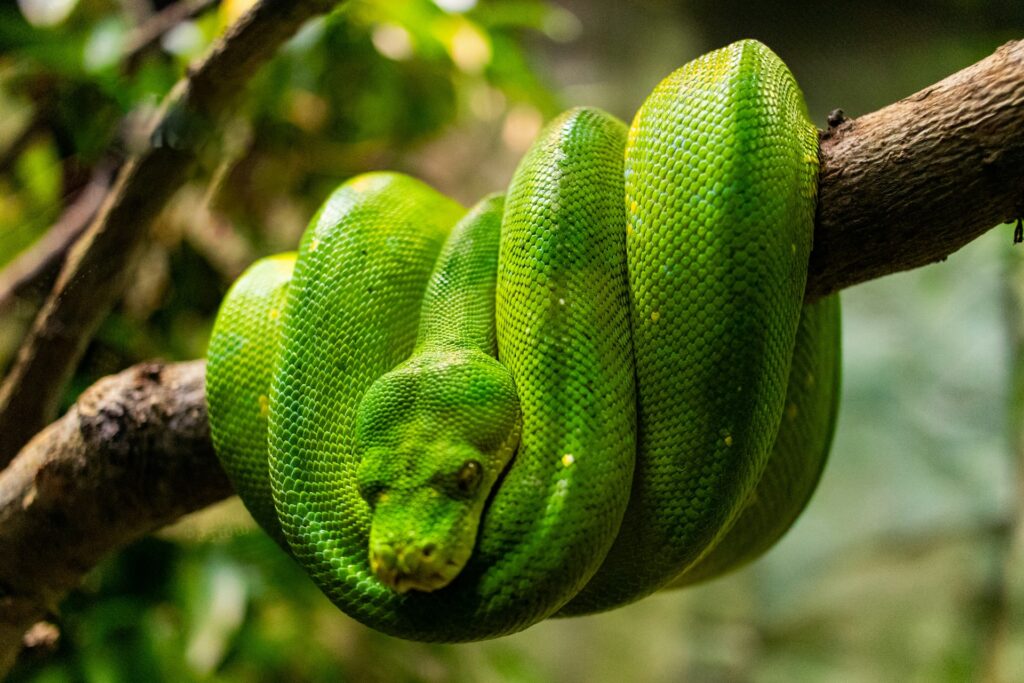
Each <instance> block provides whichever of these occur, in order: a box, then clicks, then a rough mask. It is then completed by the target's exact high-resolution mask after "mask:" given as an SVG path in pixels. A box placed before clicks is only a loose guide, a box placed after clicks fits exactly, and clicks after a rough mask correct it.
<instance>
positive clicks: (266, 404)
mask: <svg viewBox="0 0 1024 683" xmlns="http://www.w3.org/2000/svg"><path fill="white" fill-rule="evenodd" d="M256 400H257V402H258V403H259V404H260V417H266V416H267V415H269V414H270V398H269V397H268V396H267V395H266V394H260V397H259V398H258V399H256Z"/></svg>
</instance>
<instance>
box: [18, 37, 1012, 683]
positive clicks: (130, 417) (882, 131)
mask: <svg viewBox="0 0 1024 683" xmlns="http://www.w3.org/2000/svg"><path fill="white" fill-rule="evenodd" d="M212 85H213V84H212V83H207V87H211V86H212ZM821 154H822V176H821V181H820V189H819V197H820V201H819V212H818V218H817V227H816V232H815V240H816V242H815V249H814V252H813V254H812V258H811V273H810V277H809V281H808V298H809V299H813V298H815V297H817V296H821V295H822V294H824V293H827V292H832V291H836V290H838V289H841V288H843V287H848V286H850V285H853V284H856V283H858V282H863V281H865V280H869V279H871V278H874V277H880V276H881V275H884V274H887V273H893V272H897V271H900V270H907V269H910V268H914V267H917V266H919V265H924V264H927V263H931V262H933V261H937V260H942V259H944V258H945V257H946V256H948V255H949V254H950V253H952V252H953V251H955V250H956V249H959V248H960V247H961V246H963V245H964V244H966V243H967V242H969V241H971V240H972V239H974V238H975V237H977V236H978V235H980V234H981V233H983V232H984V231H985V230H987V229H989V228H991V227H992V226H993V225H995V224H996V223H1000V222H1004V221H1007V220H1009V219H1012V218H1014V217H1015V216H1017V215H1019V214H1020V213H1021V212H1022V208H1021V203H1022V202H1024V41H1018V42H1014V43H1009V44H1007V45H1004V46H1003V47H1002V48H1000V49H999V50H998V51H997V52H996V53H995V54H993V55H992V56H990V57H988V58H987V59H985V60H983V61H981V62H979V63H977V64H975V65H974V66H972V67H969V68H968V69H965V70H964V71H961V72H959V73H957V74H955V75H953V76H951V77H949V78H947V79H946V80H944V81H942V82H941V83H938V84H936V85H934V86H932V87H930V88H927V89H925V90H924V91H922V92H921V93H918V94H917V95H914V96H912V97H909V98H907V99H905V100H902V101H900V102H897V103H895V104H893V105H891V106H889V107H886V108H885V109H882V110H880V111H878V112H875V113H873V114H868V115H866V116H863V117H861V118H858V119H854V120H852V121H846V122H843V123H840V124H839V125H837V126H835V127H833V128H831V129H830V130H829V131H827V132H826V133H824V134H823V141H822V152H821ZM173 158H176V157H173ZM152 173H153V176H152V177H153V178H154V180H156V179H159V180H160V182H163V179H162V178H158V176H157V175H156V171H155V170H153V171H152ZM132 177H133V176H129V179H128V180H125V179H122V183H129V184H130V183H137V182H139V181H138V180H132V179H131V178H132ZM134 192H135V194H136V195H137V193H138V190H137V189H136V190H134ZM158 194H160V196H161V197H162V198H165V197H166V193H158ZM131 195H132V192H130V191H126V190H125V189H124V188H122V189H121V190H120V192H119V193H118V194H117V197H119V198H120V199H118V200H116V201H128V200H126V199H124V197H125V196H131ZM131 201H133V202H139V201H142V200H141V199H140V198H139V197H138V196H134V197H133V199H132V200H131ZM162 201H163V199H160V201H159V202H157V203H153V204H150V205H148V208H147V209H146V210H147V211H148V212H149V214H148V215H152V213H153V212H155V211H156V210H158V209H159V204H160V202H162ZM111 211H112V209H110V208H109V207H108V211H107V214H106V215H110V212H111ZM106 220H107V221H108V222H109V221H114V222H116V220H114V219H110V218H108V219H106ZM122 227H123V226H122ZM136 239H138V238H137V236H136ZM116 244H117V243H116V242H115V244H114V245H112V246H111V247H108V249H109V248H113V247H114V246H116ZM108 257H109V254H108ZM86 258H87V257H85V256H82V255H81V254H79V255H78V258H77V261H76V263H78V264H81V263H83V261H84V260H85V259H86ZM80 267H81V266H80V265H79V266H76V267H73V268H71V269H70V273H69V272H66V273H65V275H64V277H63V278H62V280H63V281H64V282H63V283H62V287H64V288H65V289H67V288H69V287H70V288H71V289H72V291H73V288H74V286H75V285H73V284H69V283H71V282H73V278H74V277H84V276H82V275H81V274H79V273H78V270H77V269H78V268H80ZM104 272H107V271H104ZM79 286H80V285H79ZM58 291H62V290H61V288H60V287H58ZM94 314H95V312H94ZM51 315H57V314H56V313H51ZM74 329H76V330H78V333H80V334H85V333H84V332H82V331H81V330H82V329H83V328H82V327H81V326H79V327H76V328H74ZM48 357H51V358H52V355H51V356H48ZM47 386H52V383H51V384H49V385H47ZM31 389H32V390H33V391H39V390H40V388H39V387H38V386H32V387H31ZM229 494H230V488H229V486H228V483H227V481H226V479H225V477H224V475H223V472H222V471H221V470H220V467H219V465H218V464H217V461H216V458H215V457H214V454H213V450H212V447H211V446H210V443H209V435H208V427H207V425H206V411H205V402H204V397H203V364H202V362H201V361H195V362H191V363H183V364H178V365H167V366H161V365H159V364H144V365H141V366H136V367H134V368H131V369H129V370H126V371H124V372H122V373H121V374H119V375H116V376H114V377H109V378H106V379H104V380H101V381H100V382H99V383H97V384H96V385H94V386H93V387H92V388H91V389H89V390H88V391H87V392H86V393H85V394H83V395H82V397H81V398H80V399H79V401H78V403H76V405H75V406H74V407H73V408H72V409H71V411H70V412H69V413H68V414H67V415H66V416H65V417H63V418H61V419H60V420H59V421H57V422H56V423H54V424H53V425H51V426H50V427H49V428H47V429H46V430H45V431H43V432H42V433H41V434H39V435H38V436H37V437H36V438H35V439H33V440H32V441H31V443H29V444H28V445H27V446H25V448H24V449H22V451H21V453H20V454H19V455H18V457H17V458H16V459H15V460H14V462H13V463H12V464H11V465H10V467H8V469H7V470H6V471H3V472H0V557H3V558H13V561H12V560H9V559H8V560H5V562H4V563H0V675H2V674H3V672H4V670H5V668H4V667H5V664H6V665H7V666H9V665H10V662H11V661H12V660H13V657H14V656H15V655H16V652H17V650H18V648H19V647H20V644H21V639H22V634H23V633H24V632H25V630H26V629H27V628H28V627H29V626H31V625H32V624H33V623H35V622H36V621H38V620H39V619H41V618H43V617H45V616H46V615H47V614H48V613H50V612H53V611H54V610H55V609H56V606H57V604H58V603H59V601H60V599H61V597H62V596H63V595H64V594H65V593H66V592H67V591H68V590H70V589H71V588H72V587H74V586H75V585H76V584H77V583H78V581H79V580H80V579H81V577H82V576H83V575H84V574H85V572H87V571H88V570H89V568H91V567H92V566H93V564H95V562H96V561H98V560H99V558H100V557H102V556H103V555H104V554H106V553H108V552H111V551H113V550H115V549H116V548H118V547H120V546H122V545H124V544H125V543H127V542H129V541H131V540H133V539H135V538H138V537H140V536H142V535H144V534H146V533H149V532H150V531H151V530H153V529H155V528H157V527H159V526H161V525H163V524H166V523H169V522H171V521H173V520H174V519H175V518H176V517H178V516H179V515H182V514H184V513H186V512H190V511H194V510H197V509H199V508H202V507H204V506H206V505H208V504H209V503H211V502H213V501H215V500H217V499H219V498H222V497H225V496H227V495H229Z"/></svg>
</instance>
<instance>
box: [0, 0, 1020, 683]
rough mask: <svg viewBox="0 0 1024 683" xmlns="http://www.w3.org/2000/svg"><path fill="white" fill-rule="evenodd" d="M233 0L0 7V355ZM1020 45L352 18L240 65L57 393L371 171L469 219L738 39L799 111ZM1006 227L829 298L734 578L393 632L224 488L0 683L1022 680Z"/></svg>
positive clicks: (950, 13) (633, 10)
mask: <svg viewBox="0 0 1024 683" xmlns="http://www.w3.org/2000/svg"><path fill="white" fill-rule="evenodd" d="M247 4H248V3H246V2H244V1H238V0H224V1H223V2H214V1H211V0H198V1H190V0H181V1H179V2H168V1H167V0H18V1H17V2H16V3H15V2H6V3H2V4H0V266H3V265H5V264H6V265H9V266H11V267H9V268H7V272H6V276H7V277H8V278H10V277H12V276H11V273H12V272H13V270H12V269H13V267H14V265H17V266H18V267H19V268H21V270H20V271H18V272H19V273H21V275H20V276H19V277H18V278H17V283H18V284H17V287H16V290H15V296H11V297H7V298H5V299H4V300H2V301H0V367H6V365H7V364H9V362H10V360H11V357H12V354H13V353H14V352H15V350H16V348H17V344H18V343H19V341H20V338H21V335H22V334H23V332H24V327H25V325H26V324H27V323H28V321H30V320H31V317H32V315H33V314H34V312H35V310H36V308H37V307H38V305H39V301H40V298H41V297H42V296H43V294H44V293H45V292H46V291H47V289H48V287H49V285H50V282H51V281H52V278H53V274H54V273H55V272H56V271H55V267H54V266H53V265H52V263H53V262H54V261H53V258H54V256H55V255H56V256H59V254H60V251H61V249H60V245H61V244H62V240H61V239H59V238H55V237H53V235H54V234H55V233H59V234H60V235H65V237H63V243H66V242H68V241H69V238H68V237H67V235H72V234H74V232H75V230H76V229H80V228H81V225H83V224H84V220H85V219H84V218H83V216H85V218H87V217H88V216H89V215H91V213H92V212H93V211H94V210H95V204H96V197H99V196H101V195H102V190H103V189H104V188H105V187H106V186H107V185H108V184H109V182H110V177H111V174H112V173H113V172H114V171H115V170H116V169H117V168H118V166H119V165H120V164H121V163H122V162H123V160H124V158H125V156H126V155H127V154H129V153H130V152H131V150H132V149H134V148H135V145H138V144H139V139H140V138H139V135H140V131H142V130H144V124H145V122H146V120H147V117H148V116H149V115H151V114H152V112H153V111H154V109H155V107H156V106H157V104H158V103H159V101H160V99H161V97H162V96H163V95H164V94H165V93H166V92H167V91H168V89H169V88H170V86H171V85H172V84H173V83H174V82H175V80H176V79H177V78H179V77H180V76H181V74H182V73H183V71H184V68H185V66H186V65H187V64H188V63H189V62H190V61H191V60H192V59H194V58H196V57H197V56H199V55H201V54H202V53H203V51H204V50H205V49H206V48H207V47H208V46H209V45H210V43H211V42H212V41H213V40H215V39H216V38H217V36H218V35H219V34H220V33H221V32H222V31H223V30H224V27H225V26H226V25H228V24H229V23H230V22H231V21H232V20H233V19H234V18H235V17H237V15H238V14H239V13H240V12H241V11H243V10H244V8H245V6H246V5H247ZM1022 36H1024V4H1022V3H1020V2H1019V0H990V1H986V0H932V1H926V0H917V1H914V2H906V3H894V2H891V0H862V1H861V2H858V3H810V2H762V3H744V2H739V1H738V0H714V1H712V0H692V1H689V2H657V1H651V2H636V3H623V2H617V1H616V0H592V1H589V2H584V1H583V0H563V1H559V2H544V1H542V0H507V1H497V0H491V1H488V0H478V1H477V0H433V1H431V0H355V1H354V2H352V3H351V4H350V6H349V7H348V9H347V10H346V11H344V12H343V13H336V14H335V15H333V16H331V17H328V18H326V19H322V20H319V21H315V22H313V23H311V24H309V25H308V26H306V28H305V29H304V30H303V31H302V32H301V33H300V34H299V35H297V36H296V37H295V38H294V39H293V40H292V41H291V42H290V43H289V44H288V46H287V48H286V49H285V50H284V51H283V52H282V54H280V55H279V56H278V57H277V59H275V60H274V61H273V62H272V63H271V64H270V65H269V66H268V67H267V68H266V69H264V70H263V71H262V72H261V73H260V74H259V75H258V76H257V77H256V78H255V80H254V82H253V84H252V87H251V89H250V91H249V95H248V97H247V99H246V104H245V106H244V108H243V109H242V110H241V111H240V112H239V113H238V115H237V116H236V117H235V118H234V119H233V120H232V121H231V123H230V125H229V126H228V127H227V129H226V133H225V136H224V138H223V140H222V141H221V142H220V143H219V144H218V145H216V146H215V148H214V149H211V150H209V152H208V154H207V158H206V160H205V163H204V166H203V169H202V172H201V173H200V174H198V176H197V177H196V178H195V179H194V180H193V181H192V182H191V183H190V184H189V185H188V186H187V187H186V188H185V189H184V190H183V191H181V192H180V193H178V195H177V196H176V197H175V199H174V200H173V202H172V203H171V204H170V205H169V206H168V207H167V210H166V211H165V212H164V213H163V214H162V216H161V217H160V219H159V220H158V222H157V224H156V225H155V227H154V238H153V240H152V245H151V247H150V248H149V250H148V253H147V254H146V256H145V258H144V260H143V263H142V264H141V265H140V266H139V268H138V273H137V276H136V277H135V279H134V284H133V286H132V288H131V289H130V291H129V292H128V293H127V295H126V296H125V298H124V300H123V302H122V303H121V304H120V306H119V307H118V308H117V310H116V311H115V312H114V314H113V315H111V316H110V318H109V319H108V320H107V321H106V322H105V323H104V325H103V327H102V329H101V330H100V332H99V334H98V335H97V336H96V338H95V340H94V342H93V343H92V345H91V346H90V349H89V351H88V354H87V356H86V359H85V361H84V362H83V364H82V367H81V368H80V370H79V372H78V374H77V375H76V378H75V382H74V386H73V387H72V388H71V390H70V391H69V392H68V395H67V396H66V399H65V400H66V402H67V403H70V402H71V401H73V400H74V398H75V396H76V395H77V394H78V392H80V391H81V390H82V389H83V388H84V387H86V386H88V385H89V384H90V383H92V382H93V381H94V380H96V379H97V378H98V377H100V376H103V375H105V374H109V373H112V372H115V371H118V370H120V369H122V368H124V367H126V366H128V365H130V364H132V363H134V362H136V361H139V360H143V359H147V358H153V357H162V358H165V359H170V360H178V359H189V358H196V357H200V356H202V355H203V354H204V351H205V345H206V341H207V338H208V334H209V330H210V326H211V324H212V318H213V316H214V314H215V312H216V309H217V306H218V304H219V302H220V299H221V297H222V296H223V294H224V292H225V290H226V288H227V287H228V285H229V284H230V282H231V281H232V280H233V278H235V277H236V276H237V275H238V274H239V273H240V272H241V270H242V269H243V268H244V267H245V266H246V265H247V264H249V263H250V262H251V261H252V260H254V259H255V258H257V257H258V256H261V255H264V254H268V253H272V252H276V251H282V250H286V249H291V248H293V246H294V245H295V244H296V242H297V240H298V237H299V235H300V234H301V231H302V229H303V227H304V225H305V223H306V221H307V220H308V218H309V217H310V216H311V215H312V213H313V212H314V210H315V208H316V207H317V205H318V204H319V203H320V202H321V201H322V200H323V199H324V197H326V195H327V194H328V192H329V191H330V190H331V189H332V188H333V187H334V186H335V185H337V184H338V183H339V182H340V181H341V180H343V179H345V178H347V177H349V176H351V175H353V174H355V173H358V172H361V171H364V170H368V169H377V168H389V169H397V170H402V171H406V172H409V173H412V174H415V175H417V176H420V177H422V178H424V179H425V180H427V181H428V182H430V183H432V184H433V185H435V186H437V187H438V188H440V189H441V190H443V191H445V192H447V193H449V194H450V195H452V196H454V197H456V198H458V199H459V200H461V201H463V202H466V203H470V202H473V201H475V200H476V199H477V198H479V197H480V196H481V195H483V194H485V193H487V192H490V191H494V190H498V189H501V188H503V186H504V185H505V184H506V183H507V182H508V179H509V178H510V176H511V173H512V170H513V168H514V166H515V164H516V162H517V161H518V159H519V157H520V155H521V154H522V153H523V152H524V151H525V149H526V148H527V147H528V146H529V144H530V143H531V141H532V139H533V138H534V136H535V135H536V133H537V132H538V130H539V129H540V127H541V125H542V124H543V122H544V121H545V120H547V119H548V118H550V117H551V116H553V115H554V114H556V113H557V112H558V111H560V110H561V109H563V108H566V107H568V106H572V105H580V104H587V105H596V106H599V107H603V108H605V109H607V110H609V111H611V112H613V113H615V114H617V115H618V116H620V117H622V118H624V119H626V120H627V121H628V120H629V119H630V118H631V117H632V114H633V112H634V110H635V109H636V108H637V106H638V105H639V104H640V103H641V101H642V100H643V98H644V96H645V95H646V93H647V92H649V91H650V90H651V89H652V88H653V87H654V85H656V84H657V82H658V81H659V80H661V78H663V77H664V76H666V75H667V74H668V73H670V72H671V71H672V70H673V69H675V68H676V67H677V66H679V65H681V64H683V63H684V62H686V61H688V60H690V59H692V58H693V57H695V56H697V55H699V54H701V53H703V52H705V51H708V50H711V49H714V48H716V47H720V46H722V45H724V44H726V43H728V42H731V41H733V40H735V39H739V38H746V37H752V38H758V39H760V40H762V41H763V42H765V43H767V44H768V45H769V46H771V47H772V48H773V49H774V50H775V51H776V52H777V53H778V54H779V55H780V56H781V57H782V58H783V59H784V60H785V61H786V62H787V63H788V64H789V65H790V67H791V69H792V70H793V72H794V73H795V75H796V77H797V79H798V80H799V82H800V84H801V86H802V87H803V89H804V92H805V93H806V96H807V101H808V104H809V108H810V112H811V116H812V119H813V120H814V121H815V122H816V123H817V124H818V125H819V126H820V127H824V125H825V118H826V114H827V113H828V112H829V111H830V110H832V109H834V108H842V109H844V110H845V111H846V113H847V114H849V115H851V116H857V115H860V114H863V113H867V112H870V111H872V110H874V109H877V108H879V107H881V106H884V105H885V104H888V103H890V102H892V101H895V100H897V99H899V98H901V97H904V96H906V95H909V94H911V93H913V92H914V91H916V90H918V89H920V88H922V87H925V86H927V85H929V84H931V83H933V82H935V81H937V80H939V79H941V78H943V77H945V76H947V75H949V74H950V73H953V72H954V71H956V70H959V69H961V68H963V67H966V66H968V65H969V64H971V63H973V62H975V61H977V60H979V59H981V58H983V57H985V56H987V55H988V54H990V53H991V52H992V51H993V50H995V49H996V48H997V47H998V46H999V45H1000V44H1002V43H1004V42H1006V41H1007V40H1010V39H1014V38H1020V37H1022ZM51 227H53V228H54V230H52V231H51V230H50V229H51ZM61 230H63V231H64V232H63V233H60V231H61ZM48 231H50V237H49V238H48V239H49V240H50V241H51V243H50V244H49V246H47V243H41V242H38V241H37V240H39V239H40V238H41V237H42V236H43V235H44V234H47V232H48ZM1011 232H1012V230H1011V229H1008V228H1001V229H997V230H993V231H991V232H990V233H988V234H987V235H985V236H984V237H983V238H981V239H979V240H977V241H976V242H974V243H972V244H971V245H969V246H968V247H966V248H965V249H963V250H962V251H961V252H959V253H957V254H955V255H953V256H952V257H950V258H949V259H948V261H946V262H944V263H942V264H939V265H933V266H930V267H928V268H925V269H922V270H918V271H915V272H912V273H906V274H901V275H896V276H890V277H887V278H884V279H882V280H877V281H874V282H871V283H867V284H864V285H861V286H858V287H855V288H852V289H850V290H847V291H846V292H845V293H844V308H845V319H844V346H845V359H844V387H843V400H842V407H841V414H840V419H839V425H838V431H837V434H836V440H835V445H834V448H833V452H832V456H831V461H830V463H829V466H828V468H827V469H826V472H825V475H824V478H823V480H822V482H821V485H820V488H819V489H818V491H817V493H816V494H815V497H814V499H813V501H812V502H811V505H810V507H809V508H808V509H807V511H806V512H805V514H804V515H803V516H802V518H801V519H800V520H799V521H798V523H797V524H796V526H795V527H794V528H793V529H792V531H791V532H790V533H789V534H788V535H787V537H786V538H785V539H784V540H783V541H782V542H781V543H780V544H779V545H778V546H777V547H776V548H775V549H774V550H773V551H771V552H770V553H769V554H768V555H767V556H766V557H765V558H764V559H762V560H761V561H759V562H757V563H755V564H754V565H752V566H750V567H748V568H746V569H744V570H742V571H739V572H736V573H735V574H732V575H730V576H728V577H725V578H723V579H720V580H717V581H714V582H711V583H709V584H707V585H704V586H700V587H697V588H694V589H689V590H685V591H677V592H669V593H664V594H660V595H656V596H654V597H651V598H649V599H647V600H645V601H643V602H641V603H639V604H636V605H633V606H631V607H628V608H624V609H620V610H618V611H616V612H613V613H609V614H605V615H600V616H595V617H588V618H582V619H573V620H558V621H548V622H545V623H542V624H540V625H538V626H535V627H533V628H531V629H529V630H528V631H526V632H524V633H522V634H518V635H515V636H512V637H508V638H503V639H499V640H495V641H489V642H484V643H478V644H470V645H458V646H444V645H423V644H416V643H407V642H403V641H398V640H395V639H392V638H389V637H386V636H383V635H380V634H377V633H374V632H372V631H369V630H367V629H365V628H363V627H361V626H360V625H358V624H356V623H355V622H353V621H351V620H350V619H348V618H347V617H345V616H344V615H343V614H341V613H340V612H338V611H337V610H336V609H335V608H334V607H332V606H331V605H330V604H329V603H328V602H327V600H326V599H325V598H323V597H322V596H321V595H320V593H319V592H318V591H317V589H316V588H315V587H313V585H312V584H311V583H310V582H309V580H308V579H306V577H305V575H304V574H303V573H302V572H301V571H300V570H299V569H297V568H296V567H295V566H294V565H293V564H292V563H291V562H290V560H288V559H287V558H286V557H285V556H284V555H283V554H282V553H281V552H280V551H279V550H278V549H277V548H276V547H275V546H274V544H273V543H272V542H270V541H269V540H268V539H267V538H266V537H264V536H263V535H262V534H261V533H260V532H258V531H257V530H255V528H254V526H253V524H252V522H251V520H249V519H248V516H247V515H246V513H245V511H244V509H242V508H241V506H240V505H239V504H238V502H237V501H227V502H225V503H223V504H221V505H218V506H215V507H214V508H211V509H209V510H206V511H203V512H202V513H199V514H197V515H195V516H193V517H191V518H189V519H186V520H184V521H183V522H181V523H180V524H178V525H176V526H175V527H173V528H170V529H167V530H164V531H162V532H161V533H159V534H157V535H156V536H155V537H152V538H148V539H145V540H143V541H140V542H139V543H137V544H135V545H133V546H132V547H130V548H128V549H126V550H125V551H124V552H122V553H120V554H119V555H117V556H116V557H112V558H110V559H109V560H107V561H106V562H104V563H103V565H102V566H100V567H99V568H97V569H96V571H94V572H93V573H92V574H91V575H90V577H89V579H88V580H87V581H86V583H85V585H83V586H82V587H81V589H80V590H78V591H77V592H76V593H74V594H73V595H72V596H71V597H70V598H69V599H68V600H67V601H66V602H65V604H64V605H63V607H62V611H61V614H60V615H59V619H58V626H59V629H60V638H59V640H58V641H57V643H56V645H55V646H53V647H40V648H36V650H35V651H30V652H28V653H27V654H26V655H25V656H24V657H23V658H22V660H21V663H20V664H19V666H18V667H17V668H16V669H15V671H14V672H13V674H12V676H11V680H14V681H77V680H83V681H111V682H114V681H159V680H170V681H187V680H226V681H263V680H289V681H291V680H299V681H303V680H308V681H319V680H339V679H341V680H352V681H364V680H365V681H449V680H453V681H489V680H507V681H569V682H573V681H580V682H583V681H588V682H589V681H623V680H630V681H680V680H691V681H747V680H752V681H816V680H842V681H878V680H919V681H961V680H1004V681H1013V680H1024V532H1022V531H1021V529H1022V527H1021V502H1020V501H1021V500H1022V495H1021V490H1022V484H1021V482H1022V481H1024V476H1022V474H1021V472H1022V462H1024V456H1022V453H1024V451H1022V448H1021V440H1020V438H1019V436H1018V434H1019V433H1020V432H1021V418H1020V411H1019V408H1018V406H1019V405H1020V403H1021V401H1020V399H1019V398H1018V396H1019V395H1021V394H1024V392H1022V391H1021V390H1020V388H1019V387H1018V385H1017V383H1018V382H1019V380H1018V379H1017V377H1018V376H1021V375H1022V373H1021V372H1020V370H1019V367H1020V365H1021V364H1020V354H1021V351H1020V347H1021V339H1022V338H1024V333H1022V331H1021V330H1022V329H1024V327H1022V325H1021V323H1020V321H1021V320H1022V319H1024V303H1022V298H1021V297H1022V296H1024V266H1022V265H1021V264H1022V262H1024V259H1022V257H1021V256H1020V253H1021V250H1020V249H1017V250H1013V249H1012V248H1011ZM26 250H27V251H26ZM33 250H34V251H33ZM26 254H30V255H31V254H34V255H35V256H34V257H33V258H35V260H33V259H32V258H29V257H27V256H26ZM40 255H42V256H40ZM44 257H48V258H49V260H47V259H46V258H44ZM12 264H13V265H12ZM26 264H27V265H26ZM28 266H34V267H35V268H34V270H33V269H29V270H25V269H26V268H27V267H28ZM25 273H28V274H27V275H26V274H25ZM2 277H3V276H0V279H2Z"/></svg>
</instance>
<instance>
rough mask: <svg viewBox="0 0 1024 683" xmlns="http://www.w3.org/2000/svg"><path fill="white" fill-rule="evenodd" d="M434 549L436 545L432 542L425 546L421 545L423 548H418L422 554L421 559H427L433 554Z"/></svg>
mask: <svg viewBox="0 0 1024 683" xmlns="http://www.w3.org/2000/svg"><path fill="white" fill-rule="evenodd" d="M435 550H437V546H436V545H434V544H433V543H428V544H426V545H425V546H423V549H422V550H420V553H421V554H422V555H423V559H425V560H428V559H430V556H431V555H433V554H434V551H435Z"/></svg>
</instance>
